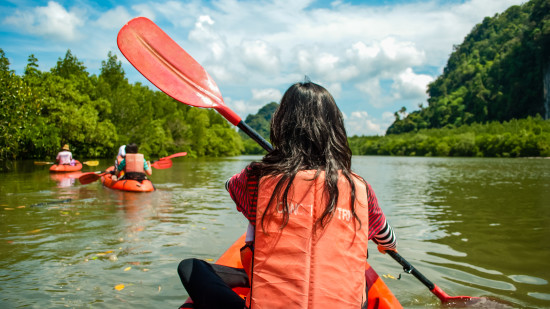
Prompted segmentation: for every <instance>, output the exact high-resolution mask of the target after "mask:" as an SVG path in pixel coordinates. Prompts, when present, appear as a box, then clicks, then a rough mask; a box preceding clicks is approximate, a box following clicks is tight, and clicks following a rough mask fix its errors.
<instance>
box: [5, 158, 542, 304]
mask: <svg viewBox="0 0 550 309" xmlns="http://www.w3.org/2000/svg"><path fill="white" fill-rule="evenodd" d="M257 158H258V157H237V158H223V159H190V158H177V159H174V165H173V167H172V168H170V169H166V170H155V171H154V173H153V176H152V177H151V179H152V180H153V182H154V183H155V185H156V187H157V189H158V190H157V191H155V192H152V193H127V192H118V191H113V190H110V189H107V188H104V187H102V186H101V183H100V182H99V181H98V182H96V183H92V184H89V185H80V184H79V183H78V181H76V183H75V181H74V178H72V179H71V178H70V177H65V178H63V177H59V176H58V175H50V173H49V172H48V166H37V165H34V164H33V162H32V161H25V162H18V163H17V166H16V169H15V171H12V172H10V173H5V174H1V177H2V179H1V180H0V308H64V307H68V308H177V307H178V306H179V305H181V303H183V301H184V300H185V298H186V296H187V295H186V292H185V290H184V289H183V287H182V286H181V283H180V281H179V278H178V275H177V272H176V267H177V264H178V263H179V261H180V260H181V259H183V258H187V257H198V258H203V259H212V260H213V259H216V258H217V257H219V255H220V254H221V253H222V252H223V251H224V250H225V249H226V248H227V247H228V246H229V245H230V243H232V242H233V241H234V240H235V239H236V238H237V237H238V236H239V235H241V234H242V232H243V231H244V229H245V227H246V222H245V220H244V218H243V217H242V216H241V215H240V214H239V213H237V212H236V211H235V209H234V204H233V203H232V201H231V199H230V198H229V196H228V194H227V193H226V192H225V189H224V186H223V185H224V182H225V180H226V179H227V178H228V177H230V176H231V175H233V174H234V173H236V172H238V171H240V170H241V169H242V168H243V167H244V166H245V165H246V164H247V163H248V162H250V161H251V160H253V159H257ZM83 161H84V160H83ZM111 161H112V160H102V161H100V162H101V164H100V165H99V166H98V167H93V168H92V167H87V166H85V167H84V169H83V171H96V170H101V169H104V168H106V167H108V166H109V165H110V163H111ZM353 168H354V170H355V171H356V172H358V173H359V174H360V175H362V176H363V177H365V178H366V179H367V181H369V183H370V184H371V185H372V187H373V188H374V190H375V192H376V194H377V196H378V200H379V203H380V205H381V207H382V209H383V210H384V212H385V213H386V215H387V217H388V219H389V221H390V223H391V224H392V225H393V227H394V228H395V230H396V233H397V236H398V239H399V245H398V246H399V247H398V248H399V252H400V253H401V255H402V256H403V257H404V258H405V259H407V260H408V261H409V262H411V263H412V264H413V265H414V266H416V268H417V269H419V270H420V271H421V272H422V273H423V274H424V275H425V276H426V277H427V278H428V279H430V280H431V281H433V282H434V283H435V284H437V285H438V286H439V287H441V288H442V289H443V290H444V291H445V292H447V294H449V295H452V296H458V295H468V296H492V297H496V298H498V299H501V300H503V301H506V302H509V303H511V305H504V306H503V307H504V308H550V285H549V281H550V160H547V159H487V158H409V157H354V161H353ZM67 199H71V200H70V201H69V202H65V203H55V202H56V201H60V200H67ZM371 248H372V249H371V250H370V253H371V254H370V255H371V257H370V259H369V260H370V262H371V264H372V265H373V267H374V268H375V269H376V271H377V272H378V273H379V274H380V275H381V276H383V275H391V276H393V277H398V276H399V274H401V280H396V279H391V278H386V279H385V281H386V282H387V284H388V285H389V287H390V288H391V289H392V291H393V292H394V293H395V294H396V296H397V298H398V299H399V300H400V301H401V302H402V304H403V306H404V307H405V308H439V307H441V304H440V302H439V300H438V299H437V298H436V297H435V296H433V295H432V294H431V293H430V292H429V291H428V289H427V288H426V287H424V286H423V285H422V284H421V283H420V282H419V281H417V280H416V279H415V278H414V277H412V276H411V275H408V274H403V271H402V268H401V267H400V266H399V265H398V264H397V263H396V262H395V261H393V260H392V259H391V258H390V257H389V256H386V255H381V254H380V253H378V252H377V250H376V249H375V247H374V246H371ZM121 285H124V288H123V289H121V290H117V289H116V288H115V287H117V286H118V287H121ZM499 305H500V304H499Z"/></svg>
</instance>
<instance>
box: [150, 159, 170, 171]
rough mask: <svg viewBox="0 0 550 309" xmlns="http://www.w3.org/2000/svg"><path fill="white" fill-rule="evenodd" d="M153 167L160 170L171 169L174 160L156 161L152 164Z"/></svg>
mask: <svg viewBox="0 0 550 309" xmlns="http://www.w3.org/2000/svg"><path fill="white" fill-rule="evenodd" d="M151 166H152V167H154V168H156V169H158V170H161V169H165V168H171V167H172V160H170V159H164V160H159V161H155V162H153V164H151Z"/></svg>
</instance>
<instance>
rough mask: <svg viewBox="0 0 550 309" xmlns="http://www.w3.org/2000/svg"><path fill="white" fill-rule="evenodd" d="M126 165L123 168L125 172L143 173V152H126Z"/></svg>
mask: <svg viewBox="0 0 550 309" xmlns="http://www.w3.org/2000/svg"><path fill="white" fill-rule="evenodd" d="M125 160H126V167H125V168H124V170H125V171H126V173H131V172H133V173H145V170H144V169H143V161H144V159H143V154H141V153H127V154H126V158H125Z"/></svg>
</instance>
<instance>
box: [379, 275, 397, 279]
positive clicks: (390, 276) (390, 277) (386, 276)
mask: <svg viewBox="0 0 550 309" xmlns="http://www.w3.org/2000/svg"><path fill="white" fill-rule="evenodd" d="M382 277H384V278H389V279H394V280H397V279H396V278H395V277H394V276H392V275H390V274H387V275H382Z"/></svg>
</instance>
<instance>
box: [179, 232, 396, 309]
mask: <svg viewBox="0 0 550 309" xmlns="http://www.w3.org/2000/svg"><path fill="white" fill-rule="evenodd" d="M245 236H246V233H245V234H243V235H242V236H241V237H240V238H239V239H237V241H236V242H234V243H233V244H232V245H231V247H229V249H227V251H225V252H224V254H223V255H222V256H221V257H220V258H219V259H218V260H217V261H216V264H219V265H226V266H230V267H235V268H243V265H242V263H241V254H240V249H241V248H242V247H243V246H244V239H245ZM365 277H366V278H367V285H368V286H369V293H368V309H392V308H393V309H402V308H403V306H401V304H400V303H399V301H398V300H397V298H396V297H395V295H393V293H392V291H391V290H390V289H389V288H388V286H387V285H386V284H385V283H384V281H382V278H380V277H379V276H378V274H377V273H376V271H374V269H373V268H372V267H371V266H370V265H369V264H368V263H367V268H366V270H365ZM248 290H249V289H248V288H240V287H237V288H234V289H233V291H235V293H237V294H239V296H241V297H242V298H244V297H245V296H246V295H247V294H248ZM192 302H193V301H192V300H191V299H187V301H186V303H192Z"/></svg>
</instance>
